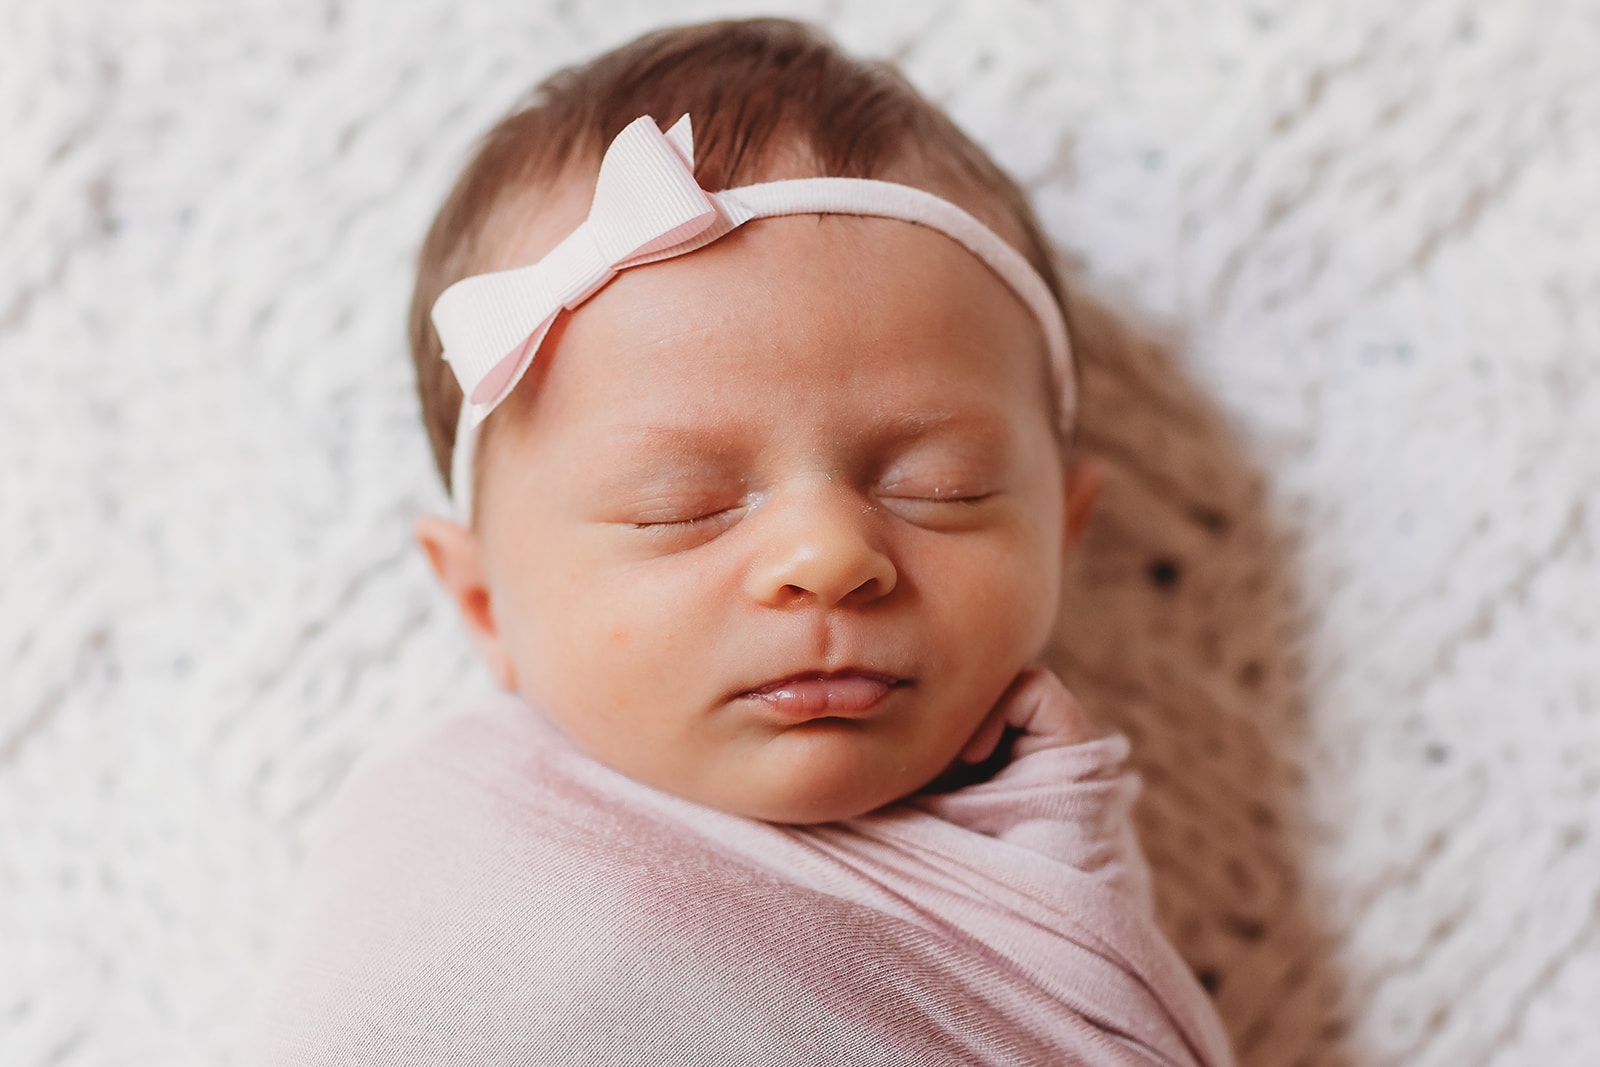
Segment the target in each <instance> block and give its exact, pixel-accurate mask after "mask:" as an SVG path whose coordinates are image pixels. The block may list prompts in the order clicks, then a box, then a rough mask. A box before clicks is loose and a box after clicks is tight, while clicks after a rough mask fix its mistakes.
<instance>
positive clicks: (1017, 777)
mask: <svg viewBox="0 0 1600 1067" xmlns="http://www.w3.org/2000/svg"><path fill="white" fill-rule="evenodd" d="M1126 748H1127V746H1126V742H1125V741H1124V740H1123V739H1122V738H1120V737H1110V738H1101V739H1098V740H1094V741H1089V742H1085V743H1081V744H1075V745H1070V746H1066V747H1056V748H1047V749H1044V750H1042V751H1032V752H1029V753H1027V754H1026V755H1024V756H1022V757H1021V758H1018V759H1016V760H1014V761H1013V762H1012V763H1011V764H1010V765H1009V766H1007V767H1006V768H1005V769H1004V770H1002V771H1001V772H1000V773H999V774H998V775H997V776H996V777H995V778H993V779H991V780H990V781H987V782H984V783H981V784H978V785H972V786H968V787H966V788H963V789H960V790H957V791H955V792H952V793H946V794H941V795H926V796H918V797H914V798H911V799H910V800H908V801H905V802H902V803H900V804H896V805H893V806H891V807H888V808H885V809H882V810H880V811H877V812H874V813H871V814H869V815H866V816H863V817H861V818H857V819H853V820H850V821H848V822H844V823H831V824H826V825H821V826H811V827H793V826H777V825H772V824H767V823H762V822H758V821H754V820H751V819H747V818H743V817H740V816H735V815H729V814H725V813H723V812H719V811H715V810H712V809H709V808H705V807H701V806H699V805H696V804H693V803H691V802H688V801H685V800H681V799H679V798H677V797H674V796H670V795H668V794H665V793H661V792H659V791H656V790H654V789H651V788H650V787H648V786H644V785H640V784H638V783H636V782H633V781H631V780H629V779H627V778H624V777H622V776H621V775H619V774H617V773H615V772H613V771H611V770H610V769H608V768H606V767H604V766H602V765H601V764H599V763H596V762H595V761H594V760H592V759H590V758H589V757H588V756H586V755H585V754H583V753H582V752H581V751H580V750H578V749H576V748H575V747H574V746H573V745H572V744H571V743H570V742H568V741H567V740H566V739H565V738H564V737H563V736H562V735H561V734H560V733H559V732H557V731H556V729H555V728H554V727H553V726H551V725H549V724H548V723H547V722H546V721H545V720H544V719H543V718H542V717H541V716H540V715H538V714H537V713H536V712H534V711H533V710H532V709H530V708H529V707H528V706H527V705H526V704H524V703H522V702H521V701H520V700H518V699H517V698H515V697H511V696H505V697H500V698H494V699H491V700H490V701H488V702H487V703H485V704H484V705H483V706H481V707H479V708H477V709H475V710H472V711H470V712H468V713H466V714H461V715H458V716H456V717H453V718H451V719H448V720H446V721H443V722H439V723H435V724H432V725H430V726H428V727H427V728H425V729H424V730H422V731H420V732H415V733H413V734H412V735H411V736H410V737H409V738H407V739H405V740H403V741H402V742H401V743H398V744H396V745H393V746H391V747H390V748H389V749H388V750H387V751H386V752H384V753H382V754H380V755H378V756H376V757H373V758H369V759H368V760H367V761H366V762H365V763H364V764H363V766H361V767H360V768H359V769H358V770H357V771H356V773H355V774H354V775H353V776H352V778H351V780H350V782H349V783H348V784H347V786H346V787H345V789H344V790H343V792H342V793H341V795H340V797H339V799H338V800H337V801H336V802H335V804H334V805H333V807H332V809H331V810H330V812H329V815H328V817H327V820H326V822H325V823H324V826H323V828H322V831H321V833H320V837H319V841H318V844H317V846H316V848H315V849H314V851H313V855H312V857H311V860H310V863H309V865H308V868H307V872H306V875H305V880H304V882H303V885H302V890H301V896H300V901H299V904H298V907H297V910H296V913H295V916H294V919H293V922H292V923H291V926H290V930H289V933H288V937H287V939H286V941H285V942H284V944H283V946H282V949H281V952H280V958H279V960H278V962H277V966H276V968H275V977H274V980H273V983H272V984H271V985H270V986H269V988H268V991H267V995H266V997H265V999H264V1000H263V1002H262V1005H261V1010H260V1011H259V1012H258V1014H257V1018H256V1022H255V1024H254V1026H253V1027H252V1030H251V1032H250V1035H249V1037H248V1040H247V1043H246V1045H245V1049H244V1055H243V1057H242V1062H243V1063H246V1064H252V1065H254V1064H273V1065H281V1064H335V1063H337V1064H363V1065H377V1064H446V1063H452V1064H474V1065H477V1064H513V1063H515V1064H527V1063H547V1062H552V1063H553V1062H560V1063H594V1064H634V1063H637V1064H710V1063H715V1064H757V1063H761V1064H813V1063H814V1064H830V1065H832V1064H874V1065H880V1064H934V1063H966V1064H971V1063H995V1064H999V1063H1005V1064H1047V1063H1050V1064H1203V1065H1208V1067H1223V1065H1228V1064H1231V1062H1232V1059H1231V1056H1230V1054H1229V1051H1228V1047H1227V1041H1226V1038H1225V1037H1224V1035H1223V1033H1222V1029H1221V1026H1220V1024H1219V1023H1218V1021H1217V1018H1216V1015H1215V1013H1214V1012H1213V1010H1212V1008H1211V1005H1210V1003H1209V1001H1208V1000H1207V999H1206V997H1205V995H1204V993H1203V992H1202V991H1201V990H1200V988H1199V986H1198V985H1197V984H1196V982H1195V981H1194V979H1193V977H1192V976H1191V975H1190V974H1189V973H1188V971H1187V969H1186V968H1185V967H1184V965H1183V963H1182V961H1181V960H1180V959H1179V958H1178V956H1177V954H1176V953H1175V952H1174V951H1173V950H1172V948H1171V947H1170V946H1169V945H1168V944H1167V943H1166V941H1165V940H1164V939H1163V937H1162V936H1161V934H1160V933H1159V931H1158V930H1157V928H1156V926H1155V924H1154V922H1153V919H1152V917H1151V909H1150V903H1149V895H1148V890H1147V885H1146V876H1145V869H1144V865H1143V860H1142V858H1141V857H1140V855H1139V854H1138V851H1137V846H1136V845H1135V843H1134V840H1133V835H1132V832H1131V828H1130V824H1129V821H1128V809H1129V806H1130V804H1131V802H1132V799H1133V796H1134V794H1135V792H1136V791H1137V782H1136V780H1135V779H1134V778H1133V776H1132V775H1130V774H1127V773H1125V772H1122V771H1121V770H1120V764H1121V761H1122V759H1123V758H1124V756H1125V754H1126Z"/></svg>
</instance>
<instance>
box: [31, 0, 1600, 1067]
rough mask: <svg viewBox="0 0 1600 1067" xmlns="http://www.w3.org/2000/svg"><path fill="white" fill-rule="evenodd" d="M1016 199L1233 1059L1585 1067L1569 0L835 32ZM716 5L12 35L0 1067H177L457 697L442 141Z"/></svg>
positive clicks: (1216, 7)
mask: <svg viewBox="0 0 1600 1067" xmlns="http://www.w3.org/2000/svg"><path fill="white" fill-rule="evenodd" d="M773 8H778V9H779V10H781V11H784V12H789V13H797V14H801V15H804V16H807V17H814V18H818V19H820V20H822V21H824V22H825V23H827V24H828V25H829V26H831V27H832V28H833V29H834V31H835V32H836V33H837V34H838V35H839V36H840V38H841V39H842V40H843V41H844V42H845V43H846V44H847V45H848V46H850V47H851V48H853V49H856V50H859V51H864V52H869V53H874V54H879V55H887V56H892V57H894V58H895V59H896V60H897V61H898V62H899V63H900V64H901V65H902V66H903V67H904V68H905V69H906V70H907V72H908V73H909V74H910V75H911V76H912V78H913V79H914V80H915V81H916V82H917V83H918V84H919V85H921V86H922V87H923V88H924V89H925V90H926V91H927V92H929V93H930V94H931V95H932V96H934V97H935V98H936V99H938V100H940V101H941V102H943V103H944V104H945V105H946V106H947V107H948V108H949V109H950V110H951V111H952V113H953V114H954V116H955V117H956V118H957V120H958V121H960V122H961V123H962V124H963V125H965V126H966V127H967V128H969V129H970V130H972V131H973V132H974V134H975V135H976V136H977V137H978V138H979V139H980V140H981V141H982V142H983V143H985V144H986V145H988V146H989V147H990V148H991V149H992V150H993V151H994V152H995V154H996V155H997V157H998V158H999V160H1000V161H1001V162H1002V164H1004V165H1006V166H1008V167H1010V168H1011V169H1012V170H1013V171H1014V172H1015V173H1016V174H1017V175H1018V176H1019V177H1020V178H1021V179H1022V181H1023V182H1024V184H1025V185H1027V186H1028V188H1029V189H1030V190H1031V192H1032V193H1033V195H1034V197H1035V200H1036V203H1037V204H1038V206H1039V208H1040V211H1041V214H1042V216H1043V218H1044V221H1045V224H1046V227H1047V229H1048V231H1049V233H1050V235H1051V236H1052V238H1053V239H1054V240H1055V241H1056V242H1057V243H1058V246H1059V247H1060V249H1061V251H1062V255H1063V260H1064V262H1065V263H1066V264H1067V265H1068V267H1069V272H1070V273H1071V275H1072V276H1073V278H1074V281H1075V285H1076V288H1077V290H1078V292H1079V293H1081V294H1083V295H1082V297H1081V299H1080V301H1079V308H1078V316H1077V318H1078V325H1079V326H1080V327H1081V328H1082V329H1083V331H1084V336H1085V340H1086V341H1087V346H1086V347H1087V350H1088V351H1087V362H1088V368H1087V372H1086V383H1085V384H1086V390H1085V442H1086V444H1087V445H1088V447H1090V448H1091V449H1092V450H1093V451H1096V452H1098V453H1099V454H1101V455H1102V456H1104V457H1106V458H1107V459H1108V460H1109V461H1110V463H1111V479H1110V483H1109V487H1108V493H1107V498H1106V500H1105V507H1104V509H1103V510H1102V512H1101V514H1100V516H1099V518H1098V520H1097V521H1096V523H1095V524H1094V525H1093V527H1092V529H1091V531H1090V537H1089V541H1088V544H1087V545H1086V548H1085V550H1084V552H1083V553H1082V555H1081V557H1080V559H1079V561H1078V564H1077V567H1076V570H1075V572H1074V575H1073V579H1072V584H1073V588H1072V592H1071V598H1072V599H1071V602H1070V603H1069V605H1068V609H1067V614H1066V619H1067V621H1066V623H1065V624H1064V627H1063V634H1062V640H1061V650H1062V651H1061V653H1060V655H1059V656H1058V663H1059V665H1060V667H1061V669H1062V672H1063V673H1064V674H1065V675H1066V676H1067V678H1068V680H1069V682H1071V683H1072V685H1073V687H1074V689H1075V690H1076V692H1077V693H1078V694H1079V696H1080V697H1081V698H1082V699H1083V700H1084V702H1085V703H1086V704H1087V705H1088V706H1089V707H1090V709H1091V711H1092V712H1093V713H1094V714H1096V715H1098V716H1099V717H1101V718H1102V719H1103V720H1105V721H1107V722H1109V723H1110V724H1112V725H1115V726H1117V727H1119V728H1120V729H1122V730H1123V731H1125V732H1126V733H1128V734H1129V736H1130V737H1131V738H1132V740H1133V743H1134V757H1133V760H1134V764H1135V766H1136V767H1137V768H1138V769H1139V770H1140V771H1141V772H1142V773H1143V774H1144V776H1145V779H1146V783H1147V786H1146V791H1145V795H1144V798H1143V800H1142V801H1141V803H1140V805H1139V807H1138V809H1137V820H1138V825H1139V828H1140V831H1141V834H1142V836H1143V840H1144V844H1145V848H1146V850H1147V852H1148V853H1149V855H1150V857H1151V860H1152V863H1153V866H1154V877H1155V889H1156V897H1157V906H1158V914H1159V915H1160V917H1161V920H1162V922H1163V924H1164V925H1165V927H1166V929H1167V930H1168V931H1169V933H1170V935H1171V936H1172V938H1173V940H1174V942H1175V944H1176V945H1177V946H1178V948H1179V950H1180V951H1181V952H1182V953H1183V954H1184V956H1185V957H1186V958H1187V959H1188V960H1189V962H1190V963H1191V965H1192V966H1193V967H1194V968H1195V969H1196V970H1197V971H1198V972H1199V973H1200V975H1201V977H1202V979H1203V981H1204V982H1205V983H1206V984H1207V985H1209V986H1210V987H1212V988H1213V989H1214V991H1215V995H1216V1002H1217V1005H1218V1008H1219V1010H1220V1012H1221V1015H1222V1018H1223V1020H1224V1022H1225V1023H1226V1025H1227V1026H1228V1028H1229V1030H1230V1032H1231V1034H1232V1035H1233V1038H1234V1041H1235V1043H1236V1045H1237V1047H1238V1051H1239V1054H1240V1059H1241V1061H1242V1063H1244V1064H1246V1065H1249V1067H1256V1065H1269V1064H1271V1065H1284V1067H1288V1065H1290V1064H1297V1063H1307V1064H1322V1065H1340V1067H1365V1065H1369V1064H1370V1065H1388V1064H1402V1063H1403V1064H1408V1065H1409V1064H1420V1065H1424V1067H1427V1065H1440V1067H1443V1065H1451V1067H1454V1065H1458V1064H1485V1065H1494V1067H1512V1065H1520V1064H1540V1065H1547V1064H1548V1065H1556V1067H1564V1065H1583V1064H1593V1063H1596V1062H1600V1013H1597V1012H1596V1011H1595V1005H1596V1003H1600V832H1597V831H1596V827H1600V561H1597V553H1596V547H1597V521H1600V516H1597V514H1596V510H1597V508H1600V222H1597V221H1596V220H1600V78H1597V77H1596V73H1595V72H1596V70H1597V69H1600V7H1597V6H1596V4H1595V3H1594V2H1593V0H1583V2H1571V3H1562V2H1557V0H1552V2H1550V3H1542V4H1520V3H1511V2H1501V3H1497V4H1489V5H1484V4H1474V3H1469V2H1467V0H1421V2H1418V3H1407V4H1394V3H1390V2H1388V0H1348V2H1344V0H1313V2H1311V3H1305V4H1273V3H1258V2H1248V3H1247V2H1245V0H1218V2H1216V3H1208V4H1203V5H1161V4H1146V3H1128V2H1124V0H1046V2H1038V3H1030V2H1023V0H981V2H980V0H970V2H954V0H949V2H942V3H941V2H930V3H926V4H916V5H911V4H844V3H837V2H825V0H810V2H803V0H794V2H786V3H782V4H774V5H766V6H763V8H761V10H767V11H770V10H772V9H773ZM755 10H757V8H756V6H755V5H754V4H745V3H731V2H711V0H704V2H694V3H689V2H682V3H679V2H651V3H646V2H643V0H638V2H622V0H605V2H601V0H590V2H585V3H582V4H570V3H560V2H557V0H518V2H514V3H513V2H509V0H505V2H499V0H476V2H473V3H459V2H456V0H401V2H395V0H273V2H271V3H255V4H249V3H240V4H229V5H214V4H208V3H202V2H200V0H193V2H185V0H172V2H157V0H131V2H130V0H122V2H113V0H52V2H50V3H48V4H45V3H28V2H26V0H3V2H0V457H3V460H4V462H3V463H0V1063H4V1064H6V1065H7V1067H10V1065H13V1064H15V1065H19V1067H36V1065H43V1064H66V1065H71V1067H86V1065H91V1064H93V1065H99V1064H147V1063H148V1064H163V1065H167V1064H172V1065H186V1064H209V1063H215V1062H218V1061H219V1060H220V1058H221V1056H222V1054H223V1050H224V1049H226V1048H227V1047H228V1045H229V1043H230V1041H231V1040H232V1039H233V1037H234V1034H235V1032H236V1029H237V1027H238V1025H239V1023H240V1018H241V1013H242V1011H243V1008H244V1005H245V1002H246V1000H247V998H248V995H249V993H250V991H251V990H252V988H253V987H254V985H255V983H256V982H257V980H258V978H259V974H260V967H261V963H262V960H263V958H264V953H265V950H266V947H267V945H268V943H269V941H270V938H271V935H272V932H273V930H274V929H275V927H276V924H277V923H278V922H279V921H280V920H281V918H282V915H283V909H284V907H285V905H286V902H287V899H288V891H289V888H290V886H291V884H292V880H293V876H294V873H295V870H296V866H297V863H298V861H299V858H300V856H301V853H302V849H303V842H304V841H305V839H306V835H307V832H308V829H309V827H310V826H312V825H313V823H314V822H315V820H316V817H317V815H318V813H319V812H320V810H321V809H322V806H323V805H324V803H325V802H326V800H327V798H328V796H329V795H330V792H331V790H332V789H333V787H334V786H335V785H336V784H337V783H338V782H339V781H340V780H341V778H342V777H343V775H344V774H345V773H346V771H347V770H348V768H349V767H350V765H351V763H352V761H353V760H354V759H355V757H356V756H357V754H358V753H360V752H361V751H363V750H365V749H366V748H367V747H368V746H369V745H371V744H372V743H373V742H374V741H375V740H376V739H378V738H379V737H381V736H383V735H384V734H385V733H387V732H389V731H391V730H393V729H396V728H398V727H400V726H401V725H403V724H407V723H411V722H414V721H417V720H419V719H421V718H424V717H426V716H428V715H429V714H431V713H433V712H435V711H437V710H438V709H439V707H440V704H441V700H442V698H443V695H444V694H447V693H451V694H453V693H458V692H459V691H460V690H461V689H462V687H463V685H471V684H477V685H481V686H483V687H485V688H486V687H487V682H486V681H485V680H483V678H482V677H481V675H480V674H479V673H478V669H477V668H476V667H475V666H474V665H473V664H472V663H471V659H470V656H469V653H468V651H467V648H466V644H465V641H464V639H463V638H462V636H461V635H460V634H459V632H458V627H457V624H456V623H455V621H454V619H453V618H452V617H451V614H450V611H449V609H448V607H447V605H446V604H445V602H444V600H443V598H442V596H440V595H439V594H437V593H436V592H435V591H434V590H433V588H432V586H431V580H430V579H429V578H428V576H427V575H426V573H425V567H424V565H423V563H422V561H421V560H420V558H419V557H418V555H417V553H416V552H415V550H414V549H413V548H412V546H411V544H410V541H409V523H410V520H411V518H412V516H413V515H415V514H416V513H417V512H418V511H419V510H421V509H424V508H439V507H442V506H443V498H442V494H441V493H440V492H439V490H438V489H437V487H436V485H435V484H434V480H433V476H432V474H431V472H430V470H429V463H428V457H427V449H426V446H425V444H424V442H423V438H422V434H421V432H420V430H419V429H418V428H417V417H416V411H415V402H414V400H413V399H412V395H411V392H410V389H411V386H410V381H409V369H408V367H407V361H406V359H405V355H404V344H403V332H402V324H403V319H404V308H405V303H406V299H407V296H408V292H409V282H410V278H409V268H410V262H411V257H412V256H413V254H414V251H415V249H416V246H417V244H418V242H419V240H420V236H421V234H422V232H423V230H424V228H425V226H426V224H427V221H428V219H429V217H430V215H431V212H432V210H433V209H434V208H435V207H436V206H437V204H438V202H439V200H440V199H441V197H442V195H443V192H444V190H445V188H446V186H447V184H448V182H449V180H450V178H451V177H452V175H453V173H454V171H455V169H456V168H457V167H458V166H459V165H460V163H461V162H462V159H463V154H464V152H465V151H466V148H467V146H468V144H469V143H470V141H471V139H472V137H473V136H474V135H475V134H477V133H478V132H479V131H481V130H482V129H484V128H485V127H486V126H487V124H488V123H489V122H490V121H491V120H492V119H493V118H494V117H495V116H496V115H498V114H499V113H500V112H501V111H503V110H504V109H505V108H506V107H507V106H508V104H509V103H510V102H511V100H512V99H513V98H514V97H515V96H516V95H517V94H519V93H520V92H521V91H523V90H524V89H525V88H526V87H527V86H529V85H530V84H532V83H533V82H534V81H535V80H537V79H538V78H539V77H540V76H542V75H543V74H544V73H546V72H547V71H548V70H550V69H551V67H552V66H553V65H555V64H558V63H561V62H565V61H568V60H572V59H577V58H580V57H583V56H587V55H589V54H592V53H593V52H594V51H596V50H597V49H599V48H603V47H606V46H609V45H612V44H615V43H618V42H620V41H621V40H623V39H625V38H627V37H629V36H632V35H633V34H635V33H636V32H638V31H640V30H642V29H645V28H647V27H649V26H651V25H654V24H657V23H658V22H660V21H661V20H664V19H670V20H674V21H679V20H684V19H692V18H700V17H706V16H710V15H715V14H726V13H752V12H754V11H755Z"/></svg>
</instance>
